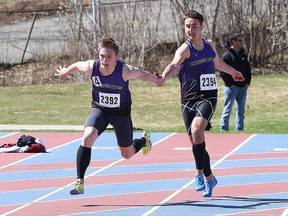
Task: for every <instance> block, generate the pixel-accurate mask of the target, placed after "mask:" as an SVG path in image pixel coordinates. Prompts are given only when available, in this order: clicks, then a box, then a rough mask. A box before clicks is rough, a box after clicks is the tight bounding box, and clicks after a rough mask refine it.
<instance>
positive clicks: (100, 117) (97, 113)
mask: <svg viewBox="0 0 288 216" xmlns="http://www.w3.org/2000/svg"><path fill="white" fill-rule="evenodd" d="M108 124H109V121H108V118H107V113H105V112H103V111H102V110H101V109H99V108H93V109H92V111H91V113H90V115H89V116H88V118H87V120H86V123H85V128H86V127H94V128H96V129H97V131H98V136H99V135H100V134H101V133H102V132H103V131H104V130H105V129H106V128H107V126H108Z"/></svg>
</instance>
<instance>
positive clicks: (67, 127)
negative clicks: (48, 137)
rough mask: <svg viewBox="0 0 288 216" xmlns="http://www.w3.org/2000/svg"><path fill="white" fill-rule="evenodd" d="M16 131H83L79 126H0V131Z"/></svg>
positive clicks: (82, 127)
mask: <svg viewBox="0 0 288 216" xmlns="http://www.w3.org/2000/svg"><path fill="white" fill-rule="evenodd" d="M7 130H8V131H9V130H13V131H15V130H16V131H18V130H28V131H29V130H31V131H33V130H35V131H38V130H75V131H83V130H84V126H83V125H81V126H79V125H13V124H0V131H7Z"/></svg>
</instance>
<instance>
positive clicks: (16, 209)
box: [1, 133, 175, 216]
mask: <svg viewBox="0 0 288 216" xmlns="http://www.w3.org/2000/svg"><path fill="white" fill-rule="evenodd" d="M174 134H175V133H172V134H169V135H168V136H167V137H164V138H163V139H161V140H159V141H158V142H156V143H154V144H153V146H154V145H157V144H159V143H161V142H162V141H164V140H166V139H168V138H169V137H171V136H173V135H174ZM81 139H82V138H80V139H77V140H81ZM75 141H76V140H74V141H73V142H75ZM70 143H71V142H69V143H66V144H64V145H68V144H70ZM64 145H61V146H64ZM59 147H60V146H59ZM57 148H58V147H57ZM53 149H55V148H53ZM123 160H125V159H124V158H122V159H119V160H117V161H114V162H113V163H110V164H108V165H107V166H105V167H103V168H101V169H99V170H96V171H95V172H93V173H91V174H90V175H87V176H86V177H85V179H87V178H89V177H91V176H94V175H96V174H97V173H100V172H102V171H104V170H106V169H108V168H110V167H112V166H114V165H116V164H118V163H120V162H121V161H123ZM74 183H75V182H74V181H73V182H71V183H69V184H67V185H65V186H64V187H61V188H58V189H57V190H54V191H52V192H50V193H48V194H46V195H44V196H42V197H39V198H37V199H35V200H32V201H31V202H29V203H27V204H24V205H22V206H19V207H18V208H15V209H13V210H11V211H9V212H6V213H4V214H2V215H1V216H6V215H10V214H13V213H15V212H17V211H20V210H21V209H24V208H26V207H28V206H30V205H32V204H33V203H37V202H40V201H41V200H43V199H45V198H47V197H49V196H51V195H53V194H56V193H58V192H59V191H62V190H64V189H65V188H67V187H70V186H71V185H73V184H74Z"/></svg>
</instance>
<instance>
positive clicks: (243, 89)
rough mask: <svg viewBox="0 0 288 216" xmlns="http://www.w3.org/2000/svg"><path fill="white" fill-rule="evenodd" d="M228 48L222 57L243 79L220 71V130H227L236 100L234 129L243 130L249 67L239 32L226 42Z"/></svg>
mask: <svg viewBox="0 0 288 216" xmlns="http://www.w3.org/2000/svg"><path fill="white" fill-rule="evenodd" d="M227 48H228V50H227V51H226V52H225V53H224V54H223V55H222V57H221V58H222V59H223V61H224V62H226V63H227V64H228V65H230V66H231V67H233V68H235V69H236V70H237V71H240V72H241V73H242V74H243V76H244V77H245V79H244V80H243V81H240V82H239V81H237V82H236V81H235V80H234V79H233V78H232V76H231V75H229V74H227V73H224V72H222V71H221V72H220V76H221V78H222V79H223V81H224V83H225V88H224V107H223V112H222V116H221V122H220V130H221V131H229V119H230V114H231V111H232V108H233V104H234V101H235V100H236V130H238V131H240V130H244V117H245V115H244V114H245V105H246V98H247V90H248V87H249V85H250V82H251V67H250V64H249V62H248V59H247V56H246V54H245V52H244V51H245V50H244V48H243V36H242V35H241V34H239V33H236V34H233V35H232V36H231V37H230V39H229V42H228V43H227Z"/></svg>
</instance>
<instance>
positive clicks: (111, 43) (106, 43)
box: [98, 37, 119, 55]
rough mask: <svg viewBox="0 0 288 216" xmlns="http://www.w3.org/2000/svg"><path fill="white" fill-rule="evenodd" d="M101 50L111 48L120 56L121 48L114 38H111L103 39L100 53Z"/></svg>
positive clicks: (99, 46) (100, 43) (99, 45)
mask: <svg viewBox="0 0 288 216" xmlns="http://www.w3.org/2000/svg"><path fill="white" fill-rule="evenodd" d="M101 48H110V49H113V51H114V52H115V54H116V55H118V54H119V46H118V45H117V44H116V42H115V40H114V39H113V38H110V37H107V38H103V39H102V40H101V41H100V42H99V44H98V51H99V50H100V49H101Z"/></svg>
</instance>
